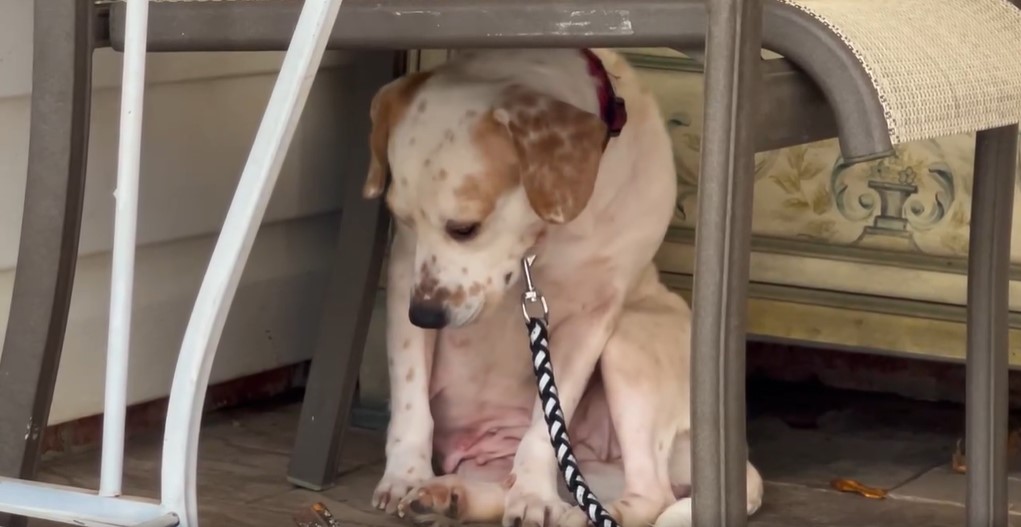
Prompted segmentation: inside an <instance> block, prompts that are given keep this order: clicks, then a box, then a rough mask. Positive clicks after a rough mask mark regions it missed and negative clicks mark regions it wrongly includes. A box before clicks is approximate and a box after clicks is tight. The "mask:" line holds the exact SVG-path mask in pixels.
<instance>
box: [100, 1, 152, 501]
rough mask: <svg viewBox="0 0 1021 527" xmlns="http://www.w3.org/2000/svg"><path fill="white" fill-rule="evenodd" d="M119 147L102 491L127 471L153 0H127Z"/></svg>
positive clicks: (116, 491)
mask: <svg viewBox="0 0 1021 527" xmlns="http://www.w3.org/2000/svg"><path fill="white" fill-rule="evenodd" d="M127 4H128V5H127V28H126V38H125V42H124V67H123V71H122V73H121V74H122V82H121V110H120V111H121V115H120V138H119V143H118V148H117V189H116V191H115V192H114V198H115V200H116V207H117V208H116V213H115V215H114V232H113V264H112V268H113V269H112V272H111V278H110V326H109V333H108V336H107V352H106V382H105V387H106V395H105V398H106V400H105V402H104V410H103V458H102V459H103V461H102V467H101V469H100V478H99V494H100V495H101V496H119V495H120V493H121V482H122V480H123V476H124V420H125V415H126V413H127V392H128V359H129V351H130V345H131V298H132V289H133V286H134V279H135V231H136V227H137V223H138V179H139V174H138V172H139V164H140V158H141V151H142V103H143V99H144V94H145V50H146V38H147V33H148V23H149V0H128V2H127Z"/></svg>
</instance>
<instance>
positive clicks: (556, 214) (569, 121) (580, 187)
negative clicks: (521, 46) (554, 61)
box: [493, 87, 606, 223]
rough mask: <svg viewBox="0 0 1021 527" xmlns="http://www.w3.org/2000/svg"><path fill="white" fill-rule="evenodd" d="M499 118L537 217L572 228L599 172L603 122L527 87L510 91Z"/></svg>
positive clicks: (496, 113) (497, 114)
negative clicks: (505, 129)
mask: <svg viewBox="0 0 1021 527" xmlns="http://www.w3.org/2000/svg"><path fill="white" fill-rule="evenodd" d="M493 117H494V118H495V119H496V120H497V121H498V122H500V123H502V124H503V125H505V126H506V127H507V129H508V130H509V131H510V135H511V139H512V141H513V143H514V148H515V149H516V150H517V153H518V157H519V158H520V162H521V183H522V185H523V186H524V188H525V195H527V196H528V201H529V203H530V204H531V205H532V208H533V209H534V210H535V212H536V214H538V215H539V217H540V218H542V219H543V220H545V221H547V222H549V223H567V222H570V221H571V220H573V219H575V218H576V217H577V216H578V215H579V214H581V211H582V210H584V209H585V205H587V204H588V201H589V198H591V197H592V190H593V188H594V187H595V183H596V174H597V173H598V172H599V161H600V159H601V158H602V154H603V143H604V141H605V139H606V124H605V123H603V120H602V119H601V118H600V117H599V116H598V115H595V114H592V113H589V112H586V111H583V110H581V109H579V108H577V107H575V106H573V105H571V104H568V103H565V102H563V101H560V100H557V99H554V98H552V97H549V96H547V95H542V94H539V93H537V92H534V91H531V90H528V89H526V88H522V87H512V88H509V89H508V90H507V91H506V93H505V94H504V96H503V97H502V99H501V101H500V103H499V104H498V105H497V107H496V109H494V110H493Z"/></svg>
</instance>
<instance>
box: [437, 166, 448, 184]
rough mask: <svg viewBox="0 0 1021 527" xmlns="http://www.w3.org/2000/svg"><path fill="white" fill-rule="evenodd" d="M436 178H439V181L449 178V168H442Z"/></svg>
mask: <svg viewBox="0 0 1021 527" xmlns="http://www.w3.org/2000/svg"><path fill="white" fill-rule="evenodd" d="M436 179H437V180H439V181H443V180H445V179H447V170H446V169H443V168H441V169H440V171H439V173H437V174H436Z"/></svg>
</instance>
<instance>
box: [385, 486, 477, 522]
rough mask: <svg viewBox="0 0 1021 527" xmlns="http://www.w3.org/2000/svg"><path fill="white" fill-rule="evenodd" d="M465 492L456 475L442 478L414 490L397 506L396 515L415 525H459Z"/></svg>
mask: <svg viewBox="0 0 1021 527" xmlns="http://www.w3.org/2000/svg"><path fill="white" fill-rule="evenodd" d="M465 496H466V493H465V489H464V485H463V484H462V482H461V480H460V478H458V477H457V476H450V475H448V476H440V477H438V478H433V479H431V480H429V481H427V482H425V483H424V484H423V485H422V486H420V487H416V488H414V489H412V490H411V491H410V492H408V493H407V495H405V496H404V498H403V499H401V501H400V503H399V504H398V505H397V516H399V517H401V518H408V519H410V520H411V521H412V522H413V523H415V524H416V525H432V526H441V525H458V524H459V523H460V522H459V520H460V518H461V511H462V510H463V506H464V505H465Z"/></svg>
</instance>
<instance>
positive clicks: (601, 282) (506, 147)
mask: <svg viewBox="0 0 1021 527" xmlns="http://www.w3.org/2000/svg"><path fill="white" fill-rule="evenodd" d="M370 114H371V120H372V130H371V133H370V137H369V142H370V150H371V158H370V166H369V174H368V177H367V179H366V182H365V187H364V195H365V197H367V198H370V199H374V198H379V197H381V196H383V195H384V193H385V200H386V205H387V206H388V208H389V210H390V212H391V214H392V216H393V218H394V224H395V232H394V238H393V241H392V245H391V250H390V255H389V264H388V275H387V290H386V294H387V298H386V304H387V338H386V341H387V358H388V364H389V371H390V389H391V392H390V393H391V422H390V425H389V428H388V431H387V438H386V468H385V470H384V474H383V476H382V479H381V480H380V482H379V484H378V486H377V488H376V489H375V492H374V495H373V504H374V506H375V507H377V508H379V509H382V510H386V511H387V512H389V513H391V514H397V515H399V516H401V517H404V518H409V519H411V520H413V521H414V522H415V523H418V524H435V525H444V524H455V523H473V522H481V523H502V524H503V525H505V526H518V525H524V526H543V527H549V526H560V525H563V526H575V525H577V526H579V527H581V526H584V525H587V523H588V521H587V519H586V517H585V516H584V514H583V513H582V511H581V510H579V509H578V508H577V507H574V506H573V505H571V504H569V503H568V502H567V501H565V499H564V498H565V494H564V488H563V487H562V485H561V484H560V479H559V473H558V470H557V465H556V459H555V456H554V453H553V450H552V446H551V445H550V442H549V437H548V435H547V434H548V431H547V429H546V425H545V422H544V419H543V415H542V412H541V409H540V408H539V406H538V403H537V400H538V399H537V390H536V381H535V378H534V376H533V375H534V374H533V372H532V370H531V356H530V354H529V341H528V336H527V333H526V327H525V324H524V322H523V320H522V311H521V310H522V307H521V295H520V293H521V292H522V291H523V289H522V288H523V284H522V270H521V259H522V257H524V256H526V255H534V256H535V262H534V268H533V270H532V273H531V274H532V278H533V279H534V283H535V285H536V286H537V287H538V288H539V289H540V291H541V293H542V294H543V295H544V297H545V298H546V299H547V301H548V305H549V310H550V314H549V323H550V348H551V351H550V355H551V358H552V362H553V365H554V371H555V374H556V381H557V387H558V391H559V395H560V400H561V404H562V408H563V411H564V414H565V417H566V419H567V420H568V422H569V423H570V424H569V431H570V435H571V437H572V441H573V447H574V452H575V455H576V457H577V459H578V461H579V464H580V467H581V469H582V471H583V473H584V475H585V477H586V479H587V481H588V482H589V484H590V485H591V486H592V487H593V489H594V491H595V492H596V493H597V495H598V496H600V498H601V499H603V500H604V503H605V504H606V505H607V510H608V511H609V512H610V514H611V515H612V516H613V517H614V518H615V519H616V520H617V521H618V522H619V523H620V524H621V525H622V526H624V527H638V526H648V525H656V526H659V527H679V526H682V525H687V524H690V522H691V506H690V498H689V497H688V496H689V495H690V483H691V476H690V458H691V447H690V400H689V380H690V372H689V363H690V357H689V347H690V343H689V340H690V319H691V312H690V310H689V308H688V306H687V304H686V303H685V302H684V300H683V299H682V298H681V297H680V296H678V295H676V294H674V293H672V292H671V291H669V290H668V289H667V288H666V287H665V286H664V285H663V284H662V283H661V281H660V279H659V274H658V271H657V269H656V267H655V265H654V263H653V259H654V256H655V253H656V252H657V249H658V248H659V246H660V244H661V243H662V242H663V239H664V236H665V234H666V230H667V228H668V226H669V223H670V220H671V217H672V214H673V210H674V200H675V196H676V192H677V187H676V180H675V173H674V164H673V156H672V149H671V144H670V140H669V137H668V135H667V132H666V130H665V127H664V123H663V118H662V116H661V114H660V111H659V107H658V104H657V102H656V100H655V98H654V96H653V95H652V94H651V93H650V92H649V91H648V90H647V89H646V88H645V87H643V86H642V84H641V83H640V82H639V79H638V77H637V75H636V73H635V71H634V70H633V69H632V68H631V67H630V65H629V64H628V63H627V61H626V60H625V59H624V58H623V57H622V56H620V55H618V54H616V53H615V52H612V51H609V50H568V49H563V50H535V49H532V50H529V49H520V50H472V51H463V52H460V53H457V54H456V55H454V57H453V58H452V59H451V60H450V61H448V62H447V63H445V64H443V65H441V66H439V67H437V68H436V69H433V70H430V71H424V72H417V73H412V74H409V75H406V76H404V77H401V78H399V79H397V80H395V81H393V82H391V83H389V84H387V85H386V86H384V87H383V88H381V89H380V90H379V91H378V92H377V94H376V95H375V97H374V98H373V101H372V105H371V108H370ZM625 119H626V121H624V120H625ZM622 122H623V126H621V124H622ZM747 474H748V512H749V514H751V513H754V512H755V510H756V509H758V507H759V504H760V503H761V499H762V480H761V478H760V476H759V474H758V472H757V471H756V469H755V468H754V467H753V466H752V465H751V464H749V465H748V468H747ZM568 499H569V498H568Z"/></svg>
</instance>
